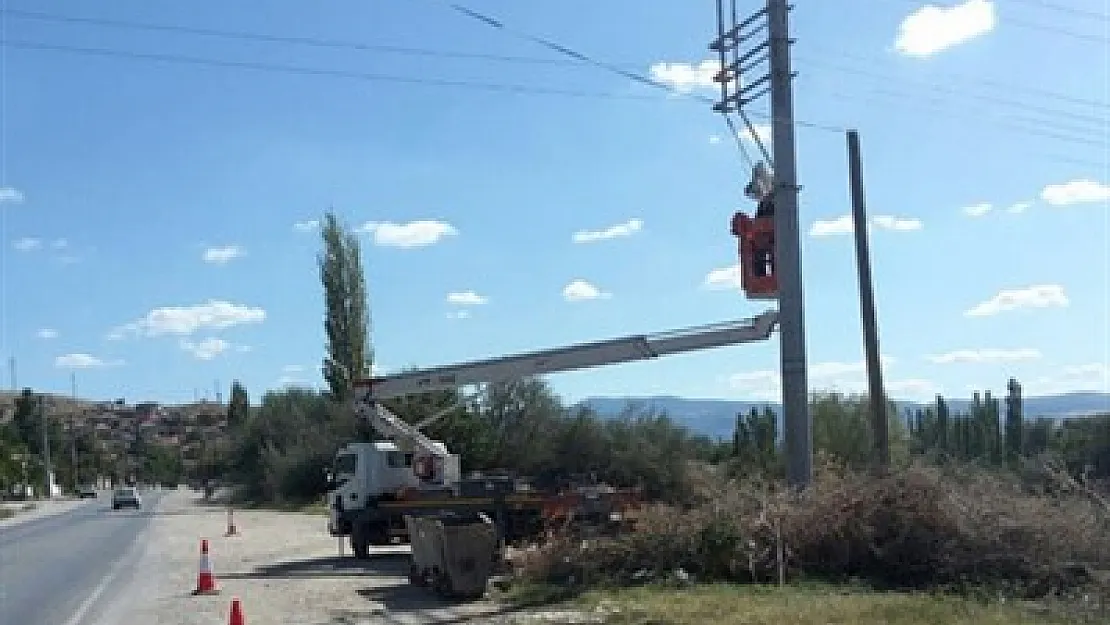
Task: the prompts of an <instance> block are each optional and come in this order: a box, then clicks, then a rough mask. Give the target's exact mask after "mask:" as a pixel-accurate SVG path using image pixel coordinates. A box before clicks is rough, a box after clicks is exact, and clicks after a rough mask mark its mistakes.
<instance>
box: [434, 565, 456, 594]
mask: <svg viewBox="0 0 1110 625" xmlns="http://www.w3.org/2000/svg"><path fill="white" fill-rule="evenodd" d="M434 575H435V582H434V583H433V585H432V590H434V591H435V593H436V594H437V595H439V596H440V597H443V598H444V599H450V598H451V591H452V589H451V578H450V577H448V576H447V573H446V572H444V571H440V570H438V569H437V570H436V571H435V573H434Z"/></svg>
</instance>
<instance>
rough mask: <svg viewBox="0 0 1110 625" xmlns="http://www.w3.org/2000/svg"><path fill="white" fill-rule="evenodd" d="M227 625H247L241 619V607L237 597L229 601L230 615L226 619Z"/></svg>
mask: <svg viewBox="0 0 1110 625" xmlns="http://www.w3.org/2000/svg"><path fill="white" fill-rule="evenodd" d="M227 625H247V621H246V620H245V619H244V618H243V606H242V605H241V604H240V603H239V597H234V598H232V599H231V614H230V615H229V616H228V617H227Z"/></svg>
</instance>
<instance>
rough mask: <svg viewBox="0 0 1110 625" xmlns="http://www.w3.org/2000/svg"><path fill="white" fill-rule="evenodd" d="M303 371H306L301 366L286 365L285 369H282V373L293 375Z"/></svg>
mask: <svg viewBox="0 0 1110 625" xmlns="http://www.w3.org/2000/svg"><path fill="white" fill-rule="evenodd" d="M302 371H304V367H302V366H301V365H285V366H284V367H282V368H281V372H282V373H289V374H292V373H301V372H302Z"/></svg>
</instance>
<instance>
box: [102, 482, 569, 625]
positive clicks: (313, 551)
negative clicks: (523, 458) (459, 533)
mask: <svg viewBox="0 0 1110 625" xmlns="http://www.w3.org/2000/svg"><path fill="white" fill-rule="evenodd" d="M197 498H198V495H197V493H195V492H192V491H185V490H182V491H177V492H171V493H168V494H167V496H166V498H165V499H163V500H162V501H161V502H160V505H159V506H158V509H157V510H156V511H155V515H156V518H155V519H154V520H153V526H152V528H151V531H150V533H149V539H148V544H147V547H146V550H145V553H144V554H143V556H142V558H141V560H140V563H139V566H138V567H137V569H136V570H137V571H138V572H139V573H138V574H137V575H135V579H134V581H133V582H132V583H131V585H130V588H129V590H128V592H127V596H126V597H123V598H122V600H121V601H120V602H118V603H117V605H116V606H115V608H114V609H113V610H112V611H111V613H110V614H109V615H108V616H107V617H106V618H105V619H104V620H102V622H103V623H159V624H160V625H217V624H225V623H227V618H228V616H227V615H228V609H229V606H230V602H231V599H232V597H239V598H240V599H241V601H242V605H243V612H244V615H245V617H246V621H247V623H251V624H254V623H259V624H261V623H266V624H267V625H376V624H384V623H389V624H395V625H408V624H416V623H429V624H436V623H471V624H474V625H479V624H481V625H494V624H500V625H507V624H515V623H540V622H543V623H568V622H588V620H583V619H581V618H576V617H580V616H582V615H574V614H564V613H559V612H542V613H528V614H523V613H513V614H508V613H503V611H502V609H501V608H499V606H497V605H496V604H494V603H491V602H486V601H477V602H470V603H463V604H458V603H455V604H452V603H445V602H443V601H440V600H438V599H436V598H435V597H433V596H431V595H430V593H428V592H426V591H423V590H421V589H417V588H413V587H411V586H409V584H408V579H407V577H406V571H407V567H408V562H407V556H408V548H407V547H392V548H381V549H378V550H377V551H376V552H375V555H374V557H373V558H371V559H370V560H369V561H356V560H355V559H354V558H353V557H351V555H350V551H349V549H347V552H346V554H345V555H344V556H343V557H340V556H339V555H338V551H339V546H338V541H337V539H335V538H333V537H331V536H329V535H328V534H327V529H326V524H327V521H326V519H324V518H323V517H321V516H317V515H309V514H300V513H278V512H261V511H237V512H236V513H235V524H236V526H237V528H238V530H239V535H238V536H233V537H225V536H224V533H225V531H226V529H227V512H226V510H225V509H222V508H210V507H204V506H201V505H199V504H198V503H196V499H197ZM202 538H207V539H208V541H209V549H210V557H211V561H212V569H213V572H214V574H215V577H216V582H217V586H218V587H219V589H220V594H219V595H216V596H200V597H194V596H191V594H190V593H191V591H192V590H193V588H195V587H196V581H197V573H198V568H199V553H200V540H201V539H202Z"/></svg>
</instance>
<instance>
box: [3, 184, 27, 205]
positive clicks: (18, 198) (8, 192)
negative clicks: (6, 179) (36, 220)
mask: <svg viewBox="0 0 1110 625" xmlns="http://www.w3.org/2000/svg"><path fill="white" fill-rule="evenodd" d="M22 203H23V192H22V191H20V190H19V189H16V188H15V187H0V204H22Z"/></svg>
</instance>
